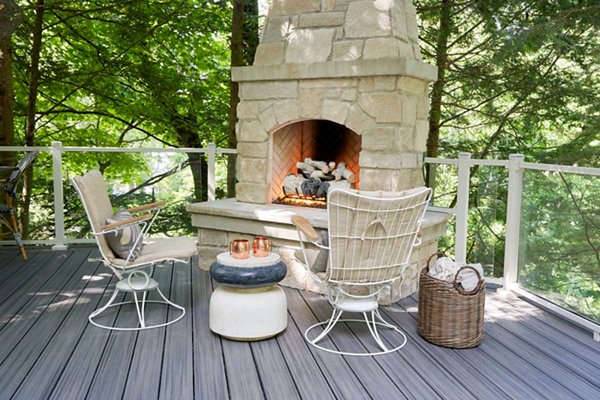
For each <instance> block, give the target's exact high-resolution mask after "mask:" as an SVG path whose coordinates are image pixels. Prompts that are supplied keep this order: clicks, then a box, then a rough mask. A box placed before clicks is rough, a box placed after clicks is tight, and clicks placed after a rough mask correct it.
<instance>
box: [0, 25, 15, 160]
mask: <svg viewBox="0 0 600 400" xmlns="http://www.w3.org/2000/svg"><path fill="white" fill-rule="evenodd" d="M13 97H14V93H13V82H12V45H11V42H10V36H6V37H4V38H1V39H0V146H12V145H14V143H15V128H14V126H15V125H14V120H13ZM8 156H10V155H9V154H7V153H5V152H2V153H0V165H11V163H9V161H12V165H14V160H7V157H8Z"/></svg>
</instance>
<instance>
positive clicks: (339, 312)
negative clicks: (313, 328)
mask: <svg viewBox="0 0 600 400" xmlns="http://www.w3.org/2000/svg"><path fill="white" fill-rule="evenodd" d="M342 313H343V311H342V310H338V309H337V308H334V309H333V312H332V313H331V318H329V322H328V323H327V326H326V327H325V329H324V330H323V332H321V334H320V335H319V336H317V337H316V338H314V339H313V340H312V341H311V342H312V343H313V344H315V343H317V342H318V341H319V340H321V339H323V338H324V337H325V336H327V334H328V333H329V332H330V331H331V330H332V329H333V327H334V326H335V324H337V322H338V320H339V319H340V317H341V316H342Z"/></svg>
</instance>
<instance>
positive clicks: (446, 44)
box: [415, 0, 600, 318]
mask: <svg viewBox="0 0 600 400" xmlns="http://www.w3.org/2000/svg"><path fill="white" fill-rule="evenodd" d="M415 5H416V6H417V10H418V16H419V17H420V34H421V44H422V53H423V58H424V60H425V61H426V62H429V63H432V64H435V65H437V66H438V69H439V78H440V79H439V80H438V82H436V83H435V84H434V86H433V88H432V94H431V96H432V103H431V114H430V121H431V125H430V132H429V140H428V143H427V144H428V148H427V150H428V155H429V156H434V157H435V156H439V157H446V158H455V157H456V156H457V154H458V153H459V152H461V151H467V152H470V153H472V154H473V158H501V159H506V158H507V157H508V155H509V154H511V153H521V154H524V155H525V158H526V160H527V161H533V162H544V163H553V164H577V165H580V166H592V167H599V166H600V148H599V146H600V108H599V107H598V104H600V34H599V28H600V3H598V2H597V1H594V0H558V1H551V2H550V1H535V2H530V1H514V0H505V1H493V0H479V1H455V0H417V1H415ZM449 176H452V175H448V174H447V173H444V172H438V173H437V174H433V173H431V171H430V173H429V174H428V181H429V183H430V184H432V185H435V186H437V187H438V190H437V193H438V194H439V196H440V198H444V197H448V196H447V195H448V194H451V196H450V199H447V200H446V205H451V206H452V205H454V201H455V198H454V200H453V190H455V189H454V188H453V187H452V185H450V184H448V182H450V181H452V182H454V181H455V177H452V178H450V179H448V177H449ZM595 181H596V184H595V185H596V186H597V178H596V180H595ZM506 191H507V185H506V171H497V170H496V171H494V172H490V169H487V168H486V169H483V168H482V169H477V168H474V169H473V170H472V176H471V194H470V199H471V204H470V209H471V213H470V215H469V246H468V250H469V253H470V256H469V257H470V260H471V261H477V262H483V263H484V264H489V265H490V266H491V268H492V270H493V273H494V274H495V275H496V276H501V274H502V267H503V266H502V261H503V251H502V249H503V245H504V237H503V236H504V229H503V225H504V221H505V218H506V210H505V208H506ZM596 192H597V190H595V189H594V184H593V183H592V184H590V182H588V181H587V180H586V179H584V178H582V177H577V176H570V177H569V179H563V180H554V181H553V180H551V179H550V177H547V176H545V175H542V176H541V177H540V178H539V179H532V180H530V181H528V182H527V184H526V186H525V188H524V192H523V193H524V194H523V201H524V206H525V208H524V210H525V211H524V214H523V215H522V218H523V223H524V225H523V232H522V243H523V248H522V250H523V251H524V254H525V255H527V257H522V259H521V264H520V266H521V268H522V270H521V276H520V279H521V280H522V283H523V284H524V285H526V286H528V287H530V288H532V289H535V290H539V291H545V292H550V291H555V292H556V297H557V299H560V302H561V303H562V304H567V303H569V304H571V305H572V306H573V305H574V306H575V307H577V308H579V309H580V310H584V313H585V314H586V315H588V316H594V317H595V318H600V311H598V310H600V289H599V288H598V285H597V283H594V282H597V280H598V274H599V273H600V272H599V271H600V259H599V258H598V248H599V247H600V242H599V241H600V238H599V237H598V235H597V232H598V219H597V218H598V213H599V211H598V206H597V204H598V202H597V198H598V197H597V196H598V193H596ZM558 203H560V204H561V207H560V210H563V212H562V213H561V212H557V211H556V210H555V209H554V208H553V207H552V205H553V204H554V205H556V204H558ZM567 209H568V210H569V211H564V210H567ZM584 227H585V228H586V229H587V230H585V229H583V228H584ZM594 232H595V233H594ZM445 245H446V246H447V247H451V246H452V243H446V244H445ZM576 292H578V293H579V294H576ZM569 299H571V300H572V301H571V300H569ZM568 300H569V301H568ZM584 304H585V307H583V306H582V305H584ZM594 310H595V311H594Z"/></svg>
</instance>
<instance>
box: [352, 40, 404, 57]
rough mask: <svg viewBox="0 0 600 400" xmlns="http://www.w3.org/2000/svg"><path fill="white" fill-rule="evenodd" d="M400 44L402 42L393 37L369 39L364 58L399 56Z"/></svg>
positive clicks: (366, 43) (366, 42)
mask: <svg viewBox="0 0 600 400" xmlns="http://www.w3.org/2000/svg"><path fill="white" fill-rule="evenodd" d="M399 44H400V42H398V40H396V39H395V38H393V37H387V38H374V39H367V40H366V41H365V48H364V50H363V58H364V59H380V58H395V57H398V54H399ZM411 53H412V49H411Z"/></svg>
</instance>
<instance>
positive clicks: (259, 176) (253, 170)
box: [237, 157, 267, 183]
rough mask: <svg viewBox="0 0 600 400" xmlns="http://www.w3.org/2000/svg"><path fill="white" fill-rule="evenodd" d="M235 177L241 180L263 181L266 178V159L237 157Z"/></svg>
mask: <svg viewBox="0 0 600 400" xmlns="http://www.w3.org/2000/svg"><path fill="white" fill-rule="evenodd" d="M238 160H239V163H238V167H239V169H238V170H237V178H238V180H239V181H241V182H254V183H264V182H265V181H266V179H267V159H266V158H248V157H238Z"/></svg>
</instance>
